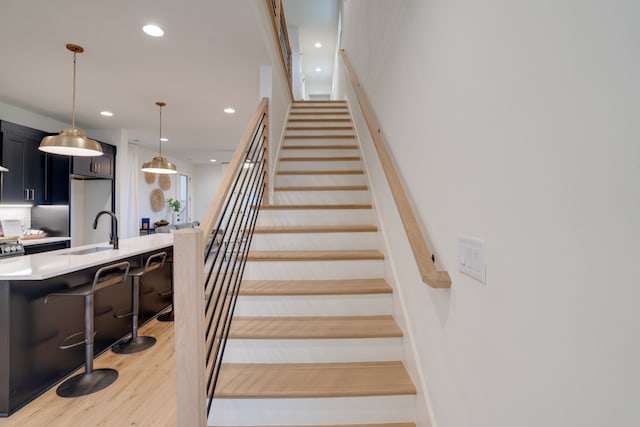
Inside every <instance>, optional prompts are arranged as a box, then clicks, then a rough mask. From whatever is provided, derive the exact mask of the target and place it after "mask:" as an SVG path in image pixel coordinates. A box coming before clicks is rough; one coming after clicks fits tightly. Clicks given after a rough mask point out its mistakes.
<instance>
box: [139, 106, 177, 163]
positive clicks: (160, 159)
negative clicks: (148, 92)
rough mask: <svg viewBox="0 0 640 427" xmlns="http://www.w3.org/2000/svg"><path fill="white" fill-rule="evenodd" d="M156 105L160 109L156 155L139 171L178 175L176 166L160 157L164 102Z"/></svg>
mask: <svg viewBox="0 0 640 427" xmlns="http://www.w3.org/2000/svg"><path fill="white" fill-rule="evenodd" d="M156 105H157V106H158V107H160V145H159V150H158V151H159V152H158V155H157V156H155V157H154V158H153V159H151V160H150V161H148V162H144V163H143V164H142V168H141V169H140V170H141V171H142V172H149V173H162V174H174V173H178V171H177V170H176V166H175V165H174V164H173V163H169V162H168V161H167V159H166V158H165V157H163V156H162V107H164V106H165V105H167V104H165V103H164V102H161V101H158V102H156Z"/></svg>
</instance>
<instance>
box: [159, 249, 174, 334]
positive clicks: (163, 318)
mask: <svg viewBox="0 0 640 427" xmlns="http://www.w3.org/2000/svg"><path fill="white" fill-rule="evenodd" d="M169 262H170V263H171V264H170V266H171V277H172V280H171V309H170V310H169V311H167V312H166V313H162V314H161V315H160V316H158V320H159V321H160V322H173V258H172V259H171V260H170V261H169ZM163 296H164V295H163Z"/></svg>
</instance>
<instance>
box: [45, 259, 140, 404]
mask: <svg viewBox="0 0 640 427" xmlns="http://www.w3.org/2000/svg"><path fill="white" fill-rule="evenodd" d="M128 273H129V263H128V262H127V261H124V262H119V263H117V264H111V265H107V266H105V267H102V268H100V269H98V271H96V274H95V275H94V276H93V282H91V283H86V284H84V285H80V286H76V287H73V288H69V289H65V290H62V291H58V292H52V293H50V294H49V295H47V296H46V297H45V298H44V303H45V304H46V303H47V301H48V299H49V298H51V297H64V296H80V297H84V332H80V333H77V334H73V335H70V336H68V337H67V338H65V339H64V340H63V341H62V342H61V343H60V345H59V346H58V348H60V349H62V350H66V349H69V348H72V347H77V346H79V345H82V344H84V359H85V360H84V366H85V368H84V370H85V371H84V373H82V374H78V375H76V376H73V377H71V378H69V379H67V380H66V381H64V382H63V383H62V384H60V385H59V386H58V388H57V389H56V393H57V394H58V396H60V397H80V396H86V395H87V394H91V393H95V392H96V391H100V390H102V389H103V388H106V387H108V386H109V385H111V384H112V383H113V382H114V381H115V380H116V379H117V378H118V371H116V370H115V369H93V337H94V336H95V331H94V325H93V310H94V295H95V293H96V292H97V291H99V290H101V289H104V288H107V287H109V286H113V285H117V284H119V283H122V282H124V280H125V279H126V278H127V274H128ZM83 333H84V340H83V341H80V342H77V343H73V344H65V342H66V341H69V340H70V339H71V338H73V337H76V336H78V335H80V334H83Z"/></svg>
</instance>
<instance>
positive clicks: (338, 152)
mask: <svg viewBox="0 0 640 427" xmlns="http://www.w3.org/2000/svg"><path fill="white" fill-rule="evenodd" d="M291 145H293V144H291ZM345 145H351V144H345ZM287 157H304V158H307V157H308V158H310V159H313V158H314V157H360V150H359V149H357V148H349V149H346V148H338V149H335V148H334V149H321V148H309V149H301V150H298V149H289V148H285V149H284V150H282V151H280V159H281V161H282V159H283V158H287Z"/></svg>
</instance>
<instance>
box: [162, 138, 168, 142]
mask: <svg viewBox="0 0 640 427" xmlns="http://www.w3.org/2000/svg"><path fill="white" fill-rule="evenodd" d="M160 141H162V142H167V141H169V139H168V138H160Z"/></svg>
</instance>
